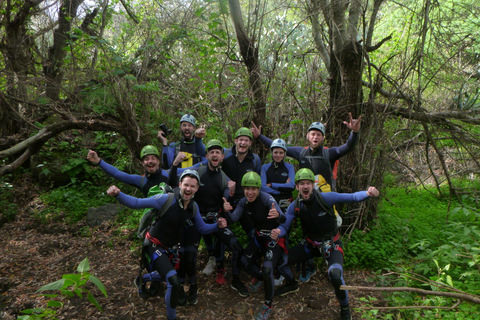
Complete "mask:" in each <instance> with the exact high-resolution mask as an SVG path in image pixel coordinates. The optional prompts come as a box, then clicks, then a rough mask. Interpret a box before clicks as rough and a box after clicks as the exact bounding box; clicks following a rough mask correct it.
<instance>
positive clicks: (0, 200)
mask: <svg viewBox="0 0 480 320" xmlns="http://www.w3.org/2000/svg"><path fill="white" fill-rule="evenodd" d="M12 188H13V186H12V185H11V184H10V183H8V182H7V181H4V179H2V181H0V208H2V210H1V212H0V213H1V216H0V221H3V222H9V221H13V220H14V219H15V216H16V215H17V211H18V205H17V204H16V203H15V202H14V201H13V190H12Z"/></svg>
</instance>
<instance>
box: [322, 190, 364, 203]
mask: <svg viewBox="0 0 480 320" xmlns="http://www.w3.org/2000/svg"><path fill="white" fill-rule="evenodd" d="M321 195H322V198H323V199H324V200H325V202H326V203H327V205H329V206H333V205H334V204H337V203H348V202H362V201H365V200H367V199H368V198H370V197H369V196H368V195H367V191H358V192H355V193H337V192H322V193H321Z"/></svg>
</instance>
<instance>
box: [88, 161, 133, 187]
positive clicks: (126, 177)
mask: <svg viewBox="0 0 480 320" xmlns="http://www.w3.org/2000/svg"><path fill="white" fill-rule="evenodd" d="M98 166H99V167H100V168H102V170H103V171H104V172H105V173H106V174H108V175H109V176H110V177H112V178H114V179H116V180H118V181H121V182H124V183H127V184H130V185H133V186H136V187H137V188H141V187H142V186H141V185H140V184H141V182H142V176H139V175H137V174H128V173H125V172H123V171H120V170H118V169H117V168H116V167H114V166H112V165H111V164H108V163H106V162H105V161H103V160H100V162H99V163H98Z"/></svg>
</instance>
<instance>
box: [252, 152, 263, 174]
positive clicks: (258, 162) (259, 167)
mask: <svg viewBox="0 0 480 320" xmlns="http://www.w3.org/2000/svg"><path fill="white" fill-rule="evenodd" d="M253 158H254V161H255V172H256V173H258V174H260V173H261V172H262V160H260V157H259V156H258V154H255V153H254V154H253Z"/></svg>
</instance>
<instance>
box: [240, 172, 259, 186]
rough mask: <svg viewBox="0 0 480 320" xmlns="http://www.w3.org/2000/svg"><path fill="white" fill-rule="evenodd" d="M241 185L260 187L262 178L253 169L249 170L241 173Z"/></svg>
mask: <svg viewBox="0 0 480 320" xmlns="http://www.w3.org/2000/svg"><path fill="white" fill-rule="evenodd" d="M242 187H257V188H261V187H262V179H261V178H260V176H259V175H258V173H256V172H255V171H249V172H247V173H245V174H244V175H243V178H242Z"/></svg>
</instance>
